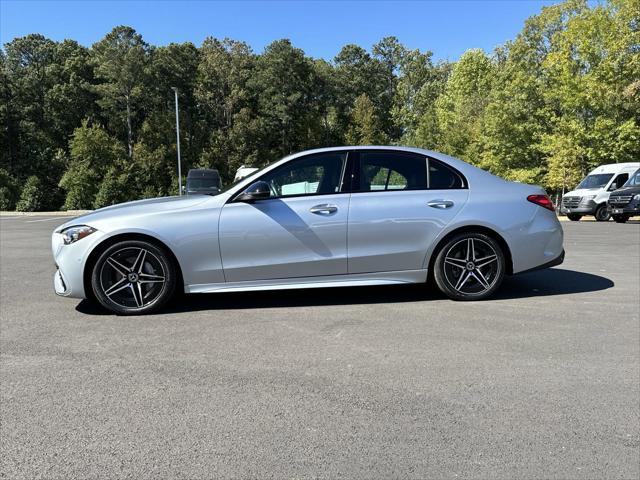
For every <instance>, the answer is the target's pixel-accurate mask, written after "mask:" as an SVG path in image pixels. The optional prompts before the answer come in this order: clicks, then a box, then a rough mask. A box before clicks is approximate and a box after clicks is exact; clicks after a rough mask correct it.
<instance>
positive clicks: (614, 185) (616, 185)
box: [608, 182, 620, 192]
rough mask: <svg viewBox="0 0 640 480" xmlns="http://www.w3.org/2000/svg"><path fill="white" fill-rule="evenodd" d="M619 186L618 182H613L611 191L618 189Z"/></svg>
mask: <svg viewBox="0 0 640 480" xmlns="http://www.w3.org/2000/svg"><path fill="white" fill-rule="evenodd" d="M618 188H620V187H618V182H613V183H612V184H611V185H610V186H609V190H608V191H609V192H613V191H614V190H617V189H618Z"/></svg>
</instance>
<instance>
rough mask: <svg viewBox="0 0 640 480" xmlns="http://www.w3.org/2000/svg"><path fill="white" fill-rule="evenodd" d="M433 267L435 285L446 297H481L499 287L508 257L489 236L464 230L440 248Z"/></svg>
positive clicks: (455, 298)
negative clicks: (464, 231) (506, 257)
mask: <svg viewBox="0 0 640 480" xmlns="http://www.w3.org/2000/svg"><path fill="white" fill-rule="evenodd" d="M470 246H471V248H470ZM470 251H471V252H472V253H469V252H470ZM492 256H493V257H494V258H491V257H492ZM433 267H434V272H433V273H434V275H433V278H434V280H435V282H436V285H437V286H438V288H439V289H440V291H441V292H442V293H444V294H445V295H446V296H447V297H449V298H451V299H452V300H482V299H485V298H487V297H490V296H491V295H492V294H493V293H494V292H495V291H496V290H497V289H498V288H499V287H500V284H501V283H502V280H503V278H504V274H505V256H504V252H503V251H502V248H501V247H500V245H499V244H498V242H496V241H495V240H494V239H493V238H491V237H490V236H488V235H485V234H483V233H462V234H459V235H456V236H454V237H452V238H451V239H450V240H449V241H448V242H447V243H446V244H445V245H444V246H443V247H442V248H441V249H440V251H439V252H438V253H437V256H436V260H435V262H434V264H433ZM463 275H464V276H466V278H463Z"/></svg>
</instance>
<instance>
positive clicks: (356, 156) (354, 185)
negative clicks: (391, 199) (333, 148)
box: [349, 149, 469, 194]
mask: <svg viewBox="0 0 640 480" xmlns="http://www.w3.org/2000/svg"><path fill="white" fill-rule="evenodd" d="M389 152H391V153H392V154H394V155H404V156H408V157H414V158H420V157H424V161H425V163H424V168H425V171H426V180H427V186H426V187H425V188H406V189H402V190H399V189H386V188H385V190H360V176H361V167H362V157H361V154H362V153H389ZM352 153H353V154H352V155H349V157H352V159H353V165H352V169H353V170H352V181H351V194H356V193H383V192H396V193H397V192H420V191H427V190H434V191H443V190H468V189H469V183H468V182H467V177H465V176H464V175H463V174H462V173H461V172H460V171H459V170H458V169H457V168H455V167H453V166H451V165H449V164H448V163H446V162H443V161H442V160H438V159H437V158H433V157H430V156H428V155H422V154H420V153H414V152H408V151H405V150H386V149H385V150H373V149H372V150H368V149H367V150H354V151H353V152H352ZM430 162H434V163H436V164H442V165H444V166H445V167H446V168H448V169H449V170H451V171H452V172H453V173H454V174H455V175H457V176H458V178H459V179H460V182H461V183H462V187H460V188H431V173H430V171H429V164H430Z"/></svg>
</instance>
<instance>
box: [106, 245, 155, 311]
mask: <svg viewBox="0 0 640 480" xmlns="http://www.w3.org/2000/svg"><path fill="white" fill-rule="evenodd" d="M166 278H167V275H166V272H165V269H164V266H163V263H162V262H161V261H160V260H159V259H158V257H157V256H156V255H154V253H153V252H151V251H149V250H148V249H145V248H141V247H125V248H122V249H119V250H117V251H115V252H114V253H112V254H111V255H109V256H108V257H107V258H106V260H105V261H104V263H103V264H102V267H101V269H100V272H99V279H100V287H101V288H102V292H103V293H104V295H105V296H106V297H107V298H108V299H109V300H110V301H111V302H113V303H115V304H117V305H119V306H121V307H125V308H129V309H139V308H143V307H147V306H149V305H151V304H152V303H154V302H155V301H156V300H157V299H158V298H159V297H160V296H161V295H162V293H163V291H164V289H165V284H166Z"/></svg>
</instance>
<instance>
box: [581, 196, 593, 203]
mask: <svg viewBox="0 0 640 480" xmlns="http://www.w3.org/2000/svg"><path fill="white" fill-rule="evenodd" d="M594 198H596V196H595V195H587V196H586V197H582V199H581V200H580V203H587V202H588V201H589V200H593V199H594Z"/></svg>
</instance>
